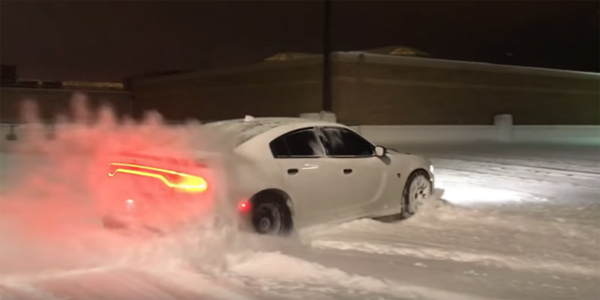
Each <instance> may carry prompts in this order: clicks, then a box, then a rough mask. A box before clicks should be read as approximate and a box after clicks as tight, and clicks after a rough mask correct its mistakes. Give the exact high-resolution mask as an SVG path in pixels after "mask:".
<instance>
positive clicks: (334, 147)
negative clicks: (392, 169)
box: [319, 127, 375, 157]
mask: <svg viewBox="0 0 600 300" xmlns="http://www.w3.org/2000/svg"><path fill="white" fill-rule="evenodd" d="M319 138H320V140H321V142H322V143H323V146H324V147H325V151H326V153H327V155H328V156H333V157H369V156H373V155H374V153H375V147H373V145H371V143H369V142H367V141H366V140H365V139H364V138H362V137H361V136H360V135H358V134H357V133H355V132H353V131H352V130H349V129H346V128H335V127H325V128H321V130H320V134H319Z"/></svg>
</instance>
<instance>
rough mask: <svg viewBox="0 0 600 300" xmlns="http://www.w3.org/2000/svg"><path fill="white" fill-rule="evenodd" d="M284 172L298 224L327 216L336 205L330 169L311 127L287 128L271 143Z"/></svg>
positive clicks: (309, 222) (304, 223) (320, 219)
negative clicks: (289, 130)
mask: <svg viewBox="0 0 600 300" xmlns="http://www.w3.org/2000/svg"><path fill="white" fill-rule="evenodd" d="M270 147H271V151H272V152H273V156H274V157H275V160H276V161H277V164H278V165H279V167H280V170H281V172H282V176H283V182H284V187H285V192H286V193H288V195H289V196H290V198H291V199H292V202H293V206H294V213H295V218H294V221H295V222H297V225H300V226H302V225H306V224H311V223H315V222H319V221H323V220H325V219H327V218H328V217H329V216H330V214H331V213H332V211H333V210H334V209H335V203H334V202H333V201H331V199H332V197H333V196H335V195H334V194H333V193H332V189H331V186H329V184H328V183H329V178H330V177H331V176H332V169H331V168H330V167H329V166H328V165H327V164H326V163H325V159H326V157H325V154H324V150H323V146H322V145H321V143H320V141H319V139H318V137H317V135H316V132H315V128H314V127H310V128H303V129H299V130H294V131H291V132H288V133H286V134H284V135H282V136H280V137H278V138H276V139H275V140H273V141H272V142H271V143H270Z"/></svg>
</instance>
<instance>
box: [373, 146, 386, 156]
mask: <svg viewBox="0 0 600 300" xmlns="http://www.w3.org/2000/svg"><path fill="white" fill-rule="evenodd" d="M386 152H387V150H386V149H385V147H383V146H375V156H377V157H382V156H384V155H385V153H386Z"/></svg>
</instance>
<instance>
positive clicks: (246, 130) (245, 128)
mask: <svg viewBox="0 0 600 300" xmlns="http://www.w3.org/2000/svg"><path fill="white" fill-rule="evenodd" d="M311 122H315V121H314V120H310V119H302V118H252V117H250V118H247V119H234V120H225V121H217V122H212V123H206V124H204V125H205V126H207V127H209V128H215V129H217V130H222V131H225V132H227V133H230V134H233V135H235V136H237V137H238V142H239V144H242V143H244V142H245V141H247V140H249V139H251V138H253V137H255V136H257V135H259V134H261V133H264V132H267V131H269V130H271V129H275V128H277V127H280V126H284V125H290V124H298V123H311Z"/></svg>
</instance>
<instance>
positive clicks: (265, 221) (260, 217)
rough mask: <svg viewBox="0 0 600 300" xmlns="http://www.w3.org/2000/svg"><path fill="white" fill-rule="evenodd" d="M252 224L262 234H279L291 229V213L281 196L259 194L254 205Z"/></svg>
mask: <svg viewBox="0 0 600 300" xmlns="http://www.w3.org/2000/svg"><path fill="white" fill-rule="evenodd" d="M252 207H253V209H252V226H253V228H254V230H255V231H256V232H258V233H260V234H269V235H279V234H286V233H289V232H290V231H291V228H292V218H291V213H290V210H289V208H288V207H287V205H286V204H285V201H284V200H283V199H281V197H279V196H276V195H273V194H266V195H258V197H256V199H255V200H254V201H253V205H252Z"/></svg>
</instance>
